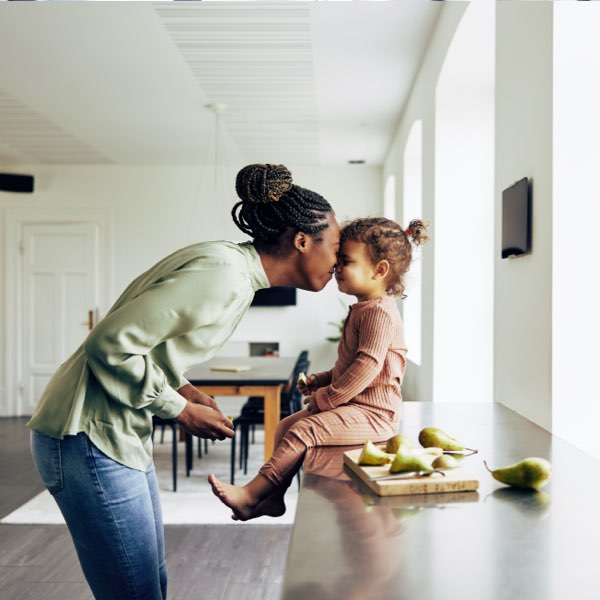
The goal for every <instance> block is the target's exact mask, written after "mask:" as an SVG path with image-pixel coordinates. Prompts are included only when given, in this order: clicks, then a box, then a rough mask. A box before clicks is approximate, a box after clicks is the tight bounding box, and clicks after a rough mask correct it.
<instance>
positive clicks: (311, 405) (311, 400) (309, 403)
mask: <svg viewBox="0 0 600 600" xmlns="http://www.w3.org/2000/svg"><path fill="white" fill-rule="evenodd" d="M304 404H306V410H307V411H308V412H309V413H312V414H313V415H314V414H316V413H320V412H321V409H320V408H319V407H318V406H317V399H316V398H315V396H314V394H311V395H310V396H308V398H306V400H304Z"/></svg>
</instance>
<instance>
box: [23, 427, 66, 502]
mask: <svg viewBox="0 0 600 600" xmlns="http://www.w3.org/2000/svg"><path fill="white" fill-rule="evenodd" d="M31 454H32V456H33V462H34V463H35V466H36V469H37V471H38V473H39V474H40V477H41V478H42V483H43V484H44V485H45V486H46V488H47V489H48V491H49V492H50V493H51V494H52V495H54V494H56V493H57V492H60V491H61V490H62V489H63V470H62V460H61V451H60V440H58V439H56V438H51V437H49V436H47V435H44V434H42V433H38V432H37V431H32V432H31Z"/></svg>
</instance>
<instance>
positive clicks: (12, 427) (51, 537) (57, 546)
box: [0, 418, 291, 600]
mask: <svg viewBox="0 0 600 600" xmlns="http://www.w3.org/2000/svg"><path fill="white" fill-rule="evenodd" d="M25 422H26V419H19V418H0V457H1V458H0V517H3V516H5V515H7V514H8V513H10V512H11V511H13V510H14V509H15V508H17V507H18V506H20V505H21V504H23V503H24V502H26V501H27V500H29V499H30V498H32V497H33V496H35V495H36V494H37V493H39V492H40V491H41V490H42V489H43V488H42V485H41V484H40V483H39V478H38V475H37V472H36V471H35V469H34V467H33V462H32V459H31V454H30V452H29V431H28V430H27V429H26V428H25ZM290 533H291V526H284V525H273V526H270V525H242V524H237V525H196V526H185V525H170V526H167V527H165V539H166V554H167V564H168V571H169V600H184V599H185V600H192V599H210V600H220V599H221V600H254V599H256V600H275V599H277V598H279V596H280V590H281V583H282V578H283V570H284V567H285V558H286V554H287V547H288V543H289V538H290ZM92 598H93V597H92V594H91V592H90V591H89V589H88V587H87V585H86V582H85V579H84V577H83V574H82V572H81V568H80V566H79V563H78V561H77V557H76V555H75V550H74V548H73V544H72V542H71V538H70V537H69V534H68V531H67V529H66V527H65V526H62V525H1V524H0V599H2V600H5V599H6V600H9V599H10V600H42V599H43V600H84V599H85V600H90V599H92ZM115 600H119V599H117V598H115Z"/></svg>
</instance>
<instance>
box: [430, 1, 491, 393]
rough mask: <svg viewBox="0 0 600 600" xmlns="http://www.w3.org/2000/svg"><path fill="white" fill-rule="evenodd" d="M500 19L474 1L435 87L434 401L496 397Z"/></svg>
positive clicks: (457, 33) (463, 20)
mask: <svg viewBox="0 0 600 600" xmlns="http://www.w3.org/2000/svg"><path fill="white" fill-rule="evenodd" d="M494 19H495V4H494V3H493V2H471V3H470V4H469V7H468V8H467V10H466V12H465V14H464V16H463V18H462V20H461V22H460V24H459V26H458V28H457V30H456V34H455V36H454V39H453V40H452V43H451V45H450V47H449V49H448V54H447V56H446V60H445V62H444V66H443V68H442V71H441V73H440V77H439V80H438V85H437V89H436V149H435V151H436V158H435V165H436V168H435V224H436V239H435V258H434V260H435V298H434V323H435V329H434V338H433V348H434V353H433V364H434V374H433V400H434V402H492V401H493V297H494V268H493V261H494V259H493V256H494V86H495V81H494V50H495V47H494ZM474 48H476V49H477V52H473V49H474Z"/></svg>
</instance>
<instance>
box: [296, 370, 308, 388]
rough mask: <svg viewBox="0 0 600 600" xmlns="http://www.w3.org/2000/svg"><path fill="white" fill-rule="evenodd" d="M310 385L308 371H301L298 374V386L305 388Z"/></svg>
mask: <svg viewBox="0 0 600 600" xmlns="http://www.w3.org/2000/svg"><path fill="white" fill-rule="evenodd" d="M307 385H308V379H306V373H300V375H298V387H301V388H305V387H306V386H307Z"/></svg>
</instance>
